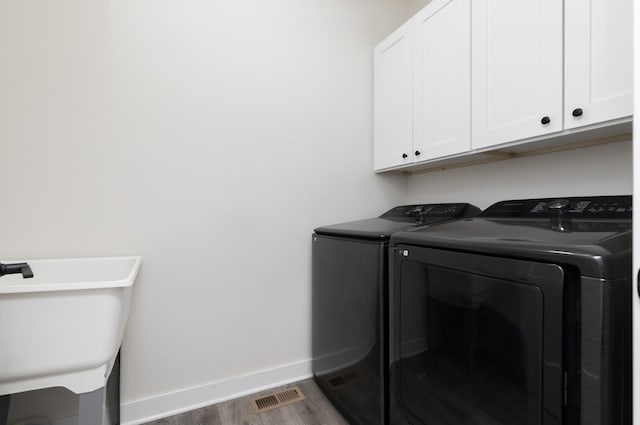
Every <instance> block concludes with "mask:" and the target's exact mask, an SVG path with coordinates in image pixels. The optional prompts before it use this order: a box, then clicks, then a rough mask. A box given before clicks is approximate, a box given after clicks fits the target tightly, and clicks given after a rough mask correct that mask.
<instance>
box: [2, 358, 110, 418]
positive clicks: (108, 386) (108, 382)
mask: <svg viewBox="0 0 640 425" xmlns="http://www.w3.org/2000/svg"><path fill="white" fill-rule="evenodd" d="M107 405H108V406H109V418H110V421H111V422H110V423H111V425H120V351H118V355H117V356H116V360H115V362H114V363H113V368H112V369H111V375H110V376H109V380H108V381H107ZM0 425H2V424H0Z"/></svg>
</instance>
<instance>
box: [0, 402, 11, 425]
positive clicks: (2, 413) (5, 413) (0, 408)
mask: <svg viewBox="0 0 640 425" xmlns="http://www.w3.org/2000/svg"><path fill="white" fill-rule="evenodd" d="M9 404H11V394H7V395H2V396H0V425H7V419H8V418H9Z"/></svg>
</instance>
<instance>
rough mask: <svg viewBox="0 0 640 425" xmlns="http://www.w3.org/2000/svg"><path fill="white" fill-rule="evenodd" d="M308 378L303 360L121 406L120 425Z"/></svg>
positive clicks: (308, 363)
mask: <svg viewBox="0 0 640 425" xmlns="http://www.w3.org/2000/svg"><path fill="white" fill-rule="evenodd" d="M311 376H312V372H311V361H310V360H305V361H302V362H298V363H292V364H288V365H285V366H280V367H277V368H274V369H268V370H263V371H260V372H256V373H252V374H249V375H245V376H240V377H236V378H231V379H226V380H223V381H219V382H214V383H211V384H208V385H203V386H200V387H195V388H190V389H186V390H181V391H177V392H174V393H170V394H165V395H161V396H157V397H153V398H148V399H145V400H140V401H135V402H133V403H127V404H123V405H122V406H121V409H120V414H121V418H122V425H139V424H142V423H145V422H149V421H153V420H157V419H162V418H166V417H168V416H173V415H177V414H180V413H184V412H188V411H190V410H194V409H198V408H201V407H205V406H209V405H212V404H216V403H220V402H223V401H226V400H231V399H234V398H238V397H243V396H245V395H249V394H253V393H256V392H259V391H263V390H268V389H271V388H274V387H278V386H280V385H286V384H290V383H292V382H296V381H300V380H302V379H307V378H310V377H311Z"/></svg>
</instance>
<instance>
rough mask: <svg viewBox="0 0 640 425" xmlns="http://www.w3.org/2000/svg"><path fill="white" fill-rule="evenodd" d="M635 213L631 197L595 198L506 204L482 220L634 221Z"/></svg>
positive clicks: (487, 212) (493, 208)
mask: <svg viewBox="0 0 640 425" xmlns="http://www.w3.org/2000/svg"><path fill="white" fill-rule="evenodd" d="M632 211H633V208H632V200H631V196H593V197H569V198H547V199H523V200H513V201H502V202H498V203H496V204H493V205H492V206H490V207H489V208H487V209H486V210H485V211H484V212H482V213H481V214H480V217H494V218H536V217H540V218H544V217H557V216H565V217H573V218H598V219H607V218H609V219H612V218H613V219H615V218H617V219H631V214H632Z"/></svg>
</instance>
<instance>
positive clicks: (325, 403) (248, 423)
mask: <svg viewBox="0 0 640 425" xmlns="http://www.w3.org/2000/svg"><path fill="white" fill-rule="evenodd" d="M294 385H297V386H298V388H300V390H301V391H302V393H303V394H304V395H305V397H306V399H304V400H301V401H298V402H296V403H292V404H289V405H287V406H283V407H280V408H278V409H274V410H271V411H268V412H264V413H259V414H258V413H255V412H254V411H253V409H251V406H250V405H249V400H250V399H252V398H255V397H259V396H261V395H264V394H268V393H271V392H273V391H276V390H278V389H282V388H288V387H291V386H294ZM145 425H349V423H348V422H347V421H346V420H345V419H344V418H343V417H342V416H341V415H340V413H338V411H337V410H336V409H335V408H334V407H333V405H332V404H331V403H330V402H329V400H327V398H326V397H325V396H324V394H322V391H320V389H319V388H318V387H317V386H316V384H315V383H314V382H313V379H307V380H305V381H301V382H297V383H295V384H290V385H286V386H284V387H280V388H275V389H270V390H268V391H264V392H261V393H257V394H252V395H250V396H246V397H242V398H238V399H235V400H230V401H226V402H224V403H219V404H214V405H212V406H207V407H203V408H201V409H197V410H193V411H191V412H186V413H183V414H180V415H176V416H171V417H169V418H165V419H159V420H157V421H153V422H147V423H146V424H145Z"/></svg>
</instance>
